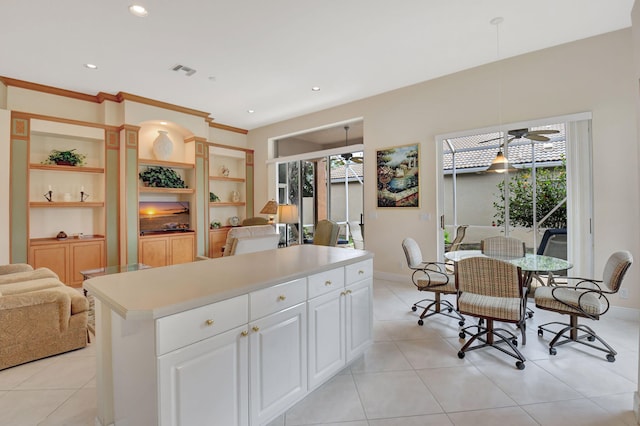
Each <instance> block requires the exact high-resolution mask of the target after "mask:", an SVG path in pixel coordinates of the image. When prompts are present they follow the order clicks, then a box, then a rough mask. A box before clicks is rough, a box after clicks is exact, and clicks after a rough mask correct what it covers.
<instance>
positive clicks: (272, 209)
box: [260, 200, 278, 214]
mask: <svg viewBox="0 0 640 426" xmlns="http://www.w3.org/2000/svg"><path fill="white" fill-rule="evenodd" d="M260 213H261V214H276V213H278V203H276V202H275V200H269V201H267V204H265V205H264V207H263V208H262V210H260Z"/></svg>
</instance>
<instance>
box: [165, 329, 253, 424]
mask: <svg viewBox="0 0 640 426" xmlns="http://www.w3.org/2000/svg"><path fill="white" fill-rule="evenodd" d="M248 343H249V339H248V337H247V329H246V326H243V327H238V328H236V329H233V330H230V331H227V332H225V333H222V334H220V335H217V336H214V337H210V338H208V339H206V340H203V341H200V342H197V343H194V344H192V345H190V346H187V347H185V348H182V349H179V350H176V351H173V352H170V353H168V354H166V355H163V356H160V357H159V358H158V376H159V381H160V387H159V408H160V422H159V424H160V426H167V425H171V426H201V425H209V426H247V425H248V424H249V419H248V413H249V408H248V406H249V386H248V385H249V368H248Z"/></svg>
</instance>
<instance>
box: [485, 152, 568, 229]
mask: <svg viewBox="0 0 640 426" xmlns="http://www.w3.org/2000/svg"><path fill="white" fill-rule="evenodd" d="M536 187H537V189H536V192H537V194H536V219H537V221H538V222H539V221H540V220H541V219H542V218H543V217H545V216H546V215H547V214H549V212H550V211H551V210H553V209H554V208H555V207H556V206H558V205H559V204H561V205H560V207H558V208H557V209H556V210H555V211H554V212H553V213H552V214H551V216H549V217H548V218H547V219H546V220H545V221H544V222H543V223H542V224H541V225H542V226H543V227H545V228H566V227H567V205H566V202H563V201H564V199H565V198H566V197H567V172H566V167H565V165H564V164H563V165H562V166H559V167H549V168H537V169H536ZM498 191H499V192H498V194H495V196H496V197H497V201H494V202H493V207H494V208H495V209H496V213H495V214H494V217H495V218H496V221H497V225H499V226H500V225H503V224H504V222H505V219H504V215H505V202H504V181H502V182H500V183H499V184H498ZM509 192H510V199H509V219H510V220H509V222H510V223H509V225H511V226H524V227H526V228H532V227H533V208H532V206H533V185H532V180H531V170H530V169H527V170H522V171H519V172H518V173H516V174H515V176H513V177H512V178H511V179H510V180H509Z"/></svg>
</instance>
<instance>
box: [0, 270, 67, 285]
mask: <svg viewBox="0 0 640 426" xmlns="http://www.w3.org/2000/svg"><path fill="white" fill-rule="evenodd" d="M42 278H51V279H53V280H56V281H58V275H57V274H56V273H55V272H53V271H52V270H51V269H49V268H38V269H32V270H27V271H23V272H15V273H12V274H5V275H0V286H1V285H5V284H12V283H21V282H25V281H33V280H39V279H42Z"/></svg>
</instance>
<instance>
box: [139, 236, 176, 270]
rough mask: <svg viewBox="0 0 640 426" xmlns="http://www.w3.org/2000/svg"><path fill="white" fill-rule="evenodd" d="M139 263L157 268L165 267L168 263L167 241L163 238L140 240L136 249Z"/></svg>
mask: <svg viewBox="0 0 640 426" xmlns="http://www.w3.org/2000/svg"><path fill="white" fill-rule="evenodd" d="M138 257H139V258H140V263H144V264H145V265H149V266H153V267H158V266H167V265H168V261H169V240H168V239H167V237H163V238H149V239H146V238H145V239H140V245H139V247H138Z"/></svg>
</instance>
